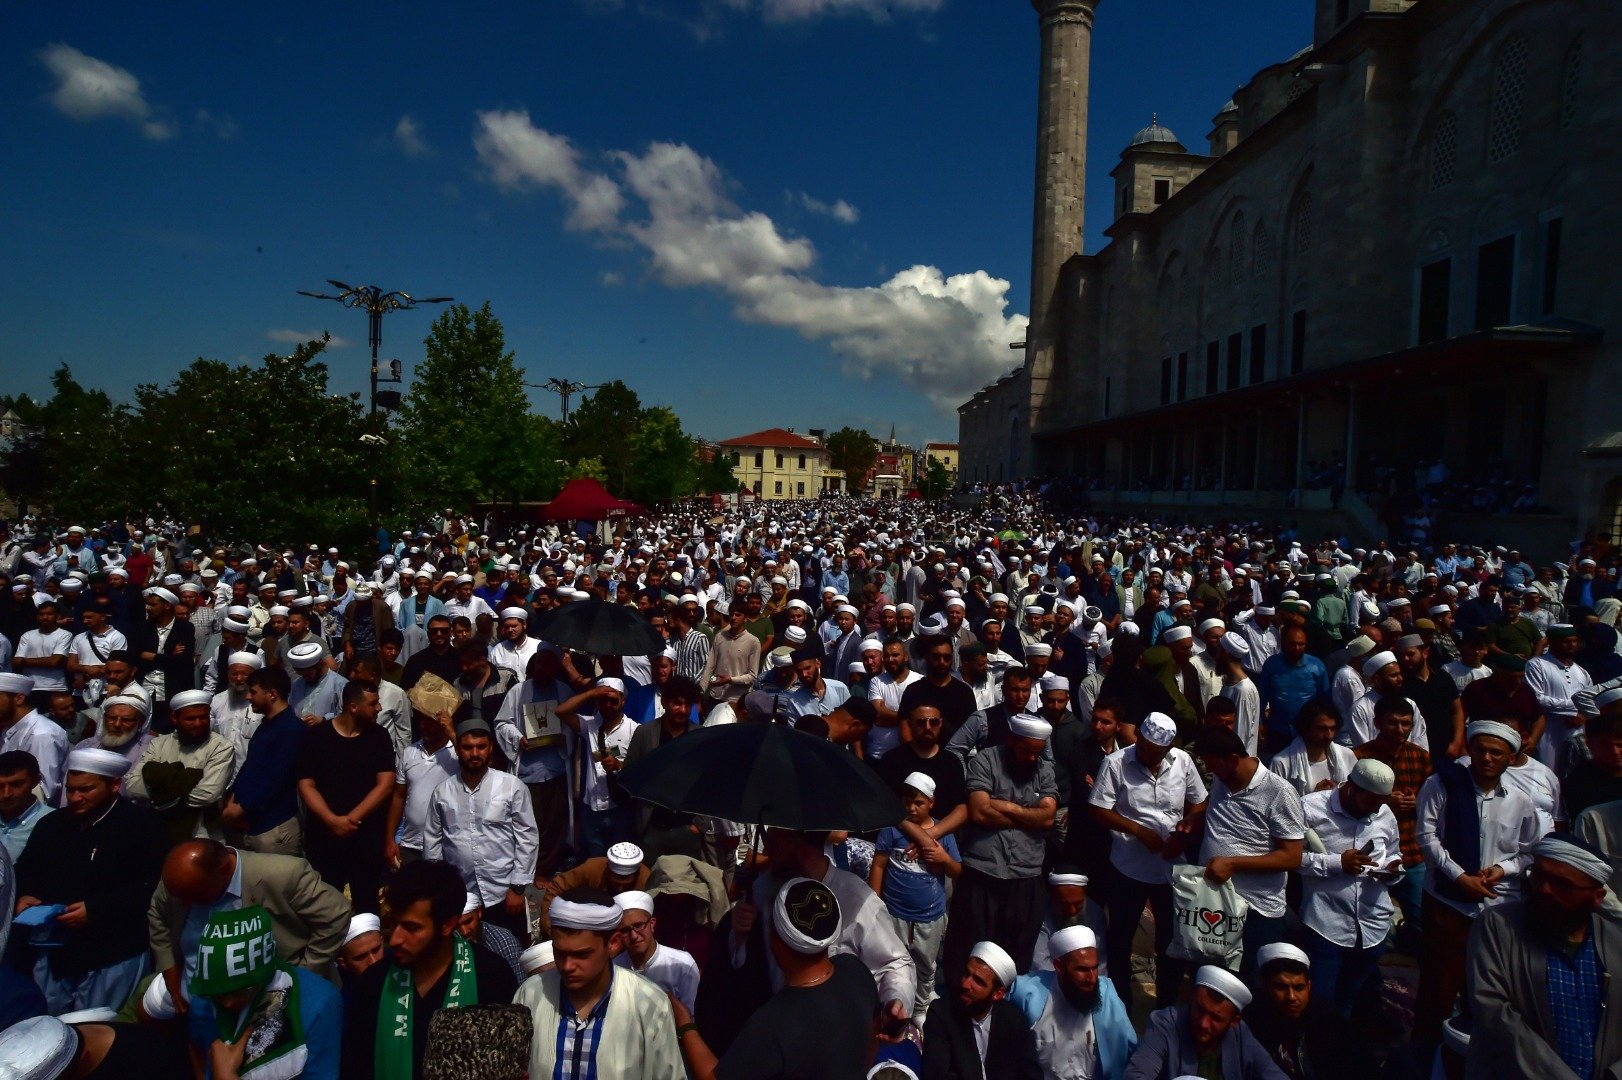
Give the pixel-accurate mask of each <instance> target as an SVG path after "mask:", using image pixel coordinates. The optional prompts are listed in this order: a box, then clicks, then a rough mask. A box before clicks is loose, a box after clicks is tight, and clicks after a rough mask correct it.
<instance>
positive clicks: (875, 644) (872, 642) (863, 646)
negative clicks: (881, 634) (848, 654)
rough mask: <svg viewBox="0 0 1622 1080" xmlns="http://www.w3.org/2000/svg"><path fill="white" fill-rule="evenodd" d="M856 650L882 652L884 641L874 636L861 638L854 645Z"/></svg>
mask: <svg viewBox="0 0 1622 1080" xmlns="http://www.w3.org/2000/svg"><path fill="white" fill-rule="evenodd" d="M856 651H857V652H883V651H884V642H882V641H880V640H879V639H878V638H876V637H870V638H863V639H862V640H861V643H860V644H858V645H857V646H856Z"/></svg>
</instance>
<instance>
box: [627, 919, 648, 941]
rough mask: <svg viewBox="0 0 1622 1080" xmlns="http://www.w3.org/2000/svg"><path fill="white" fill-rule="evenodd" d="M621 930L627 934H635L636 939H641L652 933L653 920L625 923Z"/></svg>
mask: <svg viewBox="0 0 1622 1080" xmlns="http://www.w3.org/2000/svg"><path fill="white" fill-rule="evenodd" d="M622 929H623V930H624V931H625V932H626V933H627V934H635V935H636V936H637V937H641V936H642V935H643V934H648V933H652V931H653V920H652V919H643V920H642V921H641V922H639V923H627V924H626V925H625V926H624V927H622Z"/></svg>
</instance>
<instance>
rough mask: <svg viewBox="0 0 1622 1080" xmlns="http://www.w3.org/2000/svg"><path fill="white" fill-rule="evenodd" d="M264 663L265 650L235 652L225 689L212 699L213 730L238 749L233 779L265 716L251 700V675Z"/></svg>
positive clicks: (228, 662) (210, 722)
mask: <svg viewBox="0 0 1622 1080" xmlns="http://www.w3.org/2000/svg"><path fill="white" fill-rule="evenodd" d="M264 666H265V657H264V654H263V653H251V652H234V653H232V654H231V655H230V656H228V657H226V661H225V675H226V686H225V689H224V690H221V691H220V692H219V693H217V694H215V695H214V699H213V700H212V701H210V702H209V706H208V726H209V730H211V731H213V732H214V733H215V734H217V735H223V736H224V737H225V738H226V739H227V740H229V741H230V743H231V747H232V750H233V751H234V752H235V761H234V763H233V765H232V767H231V776H232V778H233V779H235V778H236V774H237V772H238V771H239V770H240V769H241V768H242V763H243V761H244V760H246V759H247V757H248V740H250V739H252V738H253V733H254V732H256V731H258V730H259V721H260V720H262V719H263V717H261V716H260V715H259V713H258V712H256V711H255V710H254V707H253V703H252V702H251V701H249V700H248V676H250V675H252V674H253V673H254V672H256V671H258V670H259V669H260V668H262V667H264Z"/></svg>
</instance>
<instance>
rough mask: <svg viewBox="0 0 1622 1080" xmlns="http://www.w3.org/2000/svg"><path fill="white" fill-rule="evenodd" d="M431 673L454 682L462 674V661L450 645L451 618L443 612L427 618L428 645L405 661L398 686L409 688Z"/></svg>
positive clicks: (403, 688)
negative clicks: (403, 671)
mask: <svg viewBox="0 0 1622 1080" xmlns="http://www.w3.org/2000/svg"><path fill="white" fill-rule="evenodd" d="M429 673H432V674H434V675H438V676H439V677H440V678H441V679H444V680H445V681H446V682H448V683H452V684H454V683H455V682H456V680H457V678H458V677H460V676H461V674H462V661H461V660H460V659H458V658H457V655H456V650H455V649H453V648H452V647H451V620H450V616H448V615H446V614H444V613H443V612H441V613H439V614H436V615H432V616H430V617H429V619H428V647H427V648H426V649H418V650H417V651H416V652H414V653H412V654H411V659H409V660H407V661H406V665H405V674H403V675H401V676H400V688H401V689H402V690H410V689H411V688H412V687H413V686H416V685H417V680H418V679H420V678H422V677H423V676H424V675H426V674H429Z"/></svg>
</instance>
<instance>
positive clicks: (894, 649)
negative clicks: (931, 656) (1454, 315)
mask: <svg viewBox="0 0 1622 1080" xmlns="http://www.w3.org/2000/svg"><path fill="white" fill-rule="evenodd" d="M921 678H923V676H922V675H920V674H918V673H917V672H916V671H914V670H912V668H911V667H910V666H908V664H907V647H906V645H904V644H903V643H902V642H900V641H896V640H894V639H892V640H890V641H888V642H886V643H885V645H884V670H883V671H881V672H880V673H879V674H878V675H877V676H875V677H874V678H872V679H870V680H868V683H867V700H868V701H871V702H872V703H873V711H874V712H875V713H877V714H878V723H876V724H874V725H873V730H872V731H869V732H868V733H867V740H866V745H865V747H864V749H865V750H866V751H867V759H868V760H869V761H878V760H879V759H880V758H882V757H883V756H884V755H885V754H887V753H889V752H890V751H891V750H893V749H895V747H897V746H899V745H900V744H901V715H900V712H901V695H902V694H904V693H906V691H907V687H909V686H911V685H912V684H913V683H915V682H917V681H918V680H919V679H921Z"/></svg>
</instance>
